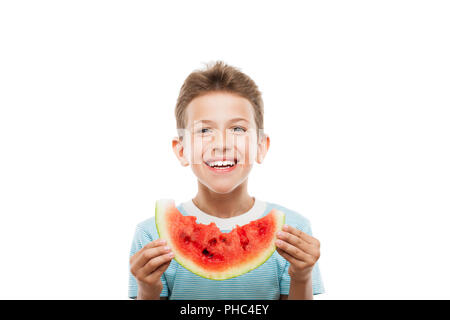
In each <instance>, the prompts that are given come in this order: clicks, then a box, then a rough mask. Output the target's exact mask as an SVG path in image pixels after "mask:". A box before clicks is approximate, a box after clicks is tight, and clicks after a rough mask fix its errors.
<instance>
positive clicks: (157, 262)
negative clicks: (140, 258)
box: [139, 252, 173, 277]
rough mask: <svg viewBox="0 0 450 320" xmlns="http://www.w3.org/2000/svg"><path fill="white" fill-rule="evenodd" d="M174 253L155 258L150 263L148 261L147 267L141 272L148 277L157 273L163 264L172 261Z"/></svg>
mask: <svg viewBox="0 0 450 320" xmlns="http://www.w3.org/2000/svg"><path fill="white" fill-rule="evenodd" d="M172 259H173V252H169V253H167V252H166V253H165V254H162V255H159V256H156V257H154V258H153V259H151V260H150V261H148V262H147V263H146V264H145V266H143V267H142V268H141V269H140V270H139V272H140V273H141V274H142V275H143V277H146V276H148V275H150V274H151V273H153V272H155V271H156V269H158V268H159V267H160V266H161V265H162V264H164V263H167V262H170V261H172Z"/></svg>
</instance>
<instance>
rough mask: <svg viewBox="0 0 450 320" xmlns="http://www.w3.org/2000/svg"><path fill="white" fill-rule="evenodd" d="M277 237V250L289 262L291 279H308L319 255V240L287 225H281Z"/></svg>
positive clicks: (301, 280)
mask: <svg viewBox="0 0 450 320" xmlns="http://www.w3.org/2000/svg"><path fill="white" fill-rule="evenodd" d="M277 238H278V239H277V241H275V244H276V246H277V252H278V253H279V254H280V255H281V256H282V257H283V258H285V259H286V260H287V261H289V263H290V266H289V276H290V277H291V281H295V282H306V281H308V280H310V278H311V271H312V269H313V267H314V264H315V263H316V261H317V260H318V259H319V257H320V242H319V240H317V239H316V238H314V237H311V236H310V235H308V234H306V233H304V232H303V231H301V230H299V229H297V228H294V227H292V226H289V225H284V226H283V231H280V232H279V233H277Z"/></svg>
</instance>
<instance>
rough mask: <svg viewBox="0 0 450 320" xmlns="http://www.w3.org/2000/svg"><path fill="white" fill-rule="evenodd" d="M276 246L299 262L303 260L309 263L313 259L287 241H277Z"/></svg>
mask: <svg viewBox="0 0 450 320" xmlns="http://www.w3.org/2000/svg"><path fill="white" fill-rule="evenodd" d="M275 244H276V246H277V247H278V248H280V249H282V250H283V251H286V252H287V253H289V254H290V255H291V256H292V257H294V258H295V259H297V260H301V261H304V262H306V263H308V262H309V261H311V259H312V257H311V256H310V255H309V254H307V253H306V252H304V251H303V250H301V249H299V248H297V247H295V246H293V245H292V244H290V243H288V242H286V241H283V240H280V239H279V240H277V241H275Z"/></svg>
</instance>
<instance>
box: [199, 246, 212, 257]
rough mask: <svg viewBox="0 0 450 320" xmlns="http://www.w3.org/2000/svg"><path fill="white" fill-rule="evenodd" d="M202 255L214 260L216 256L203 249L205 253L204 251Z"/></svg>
mask: <svg viewBox="0 0 450 320" xmlns="http://www.w3.org/2000/svg"><path fill="white" fill-rule="evenodd" d="M202 253H203V254H204V255H205V256H208V258H212V257H213V256H214V255H213V254H212V253H211V252H209V251H208V249H206V248H205V249H203V251H202Z"/></svg>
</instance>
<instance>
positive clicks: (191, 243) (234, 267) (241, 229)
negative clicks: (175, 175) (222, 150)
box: [155, 199, 284, 280]
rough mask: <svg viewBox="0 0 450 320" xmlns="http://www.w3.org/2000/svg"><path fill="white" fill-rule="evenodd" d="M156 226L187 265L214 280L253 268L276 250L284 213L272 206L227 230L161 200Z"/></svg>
mask: <svg viewBox="0 0 450 320" xmlns="http://www.w3.org/2000/svg"><path fill="white" fill-rule="evenodd" d="M155 216H156V226H157V229H158V234H159V236H160V238H162V239H165V240H166V241H167V242H168V245H169V246H170V247H171V248H172V251H173V252H174V253H175V257H174V259H175V260H176V261H177V262H178V263H180V264H181V265H183V266H184V267H185V268H186V269H188V270H190V271H192V272H194V273H196V274H197V275H199V276H202V277H204V278H208V279H212V280H225V279H229V278H233V277H236V276H239V275H241V274H243V273H246V272H249V271H251V270H253V269H255V268H256V267H258V266H260V265H261V264H262V263H264V262H265V261H266V260H267V259H268V258H270V256H271V255H272V254H273V253H274V251H275V249H276V247H275V238H276V236H275V235H276V232H277V231H279V230H281V227H282V226H283V224H284V213H282V212H281V211H279V210H276V209H274V210H272V211H270V212H269V213H268V214H267V215H265V216H264V217H262V218H260V219H258V220H254V221H251V222H250V223H248V224H246V225H243V226H236V227H235V228H234V229H233V230H232V231H231V232H229V233H223V232H221V231H220V229H219V228H218V227H217V225H216V224H215V223H214V222H212V223H210V224H209V225H205V224H200V223H196V219H197V218H196V217H194V216H183V215H182V214H181V212H179V211H178V209H177V208H176V207H175V202H174V201H173V200H164V199H163V200H159V201H157V205H156V215H155Z"/></svg>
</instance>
